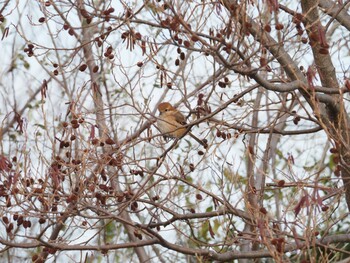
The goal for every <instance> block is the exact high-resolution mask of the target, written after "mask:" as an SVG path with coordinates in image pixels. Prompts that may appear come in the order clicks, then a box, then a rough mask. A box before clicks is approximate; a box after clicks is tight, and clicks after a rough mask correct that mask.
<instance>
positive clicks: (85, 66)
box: [79, 64, 87, 71]
mask: <svg viewBox="0 0 350 263" xmlns="http://www.w3.org/2000/svg"><path fill="white" fill-rule="evenodd" d="M86 68H87V65H86V64H83V65H81V66H80V67H79V70H80V71H85V69H86Z"/></svg>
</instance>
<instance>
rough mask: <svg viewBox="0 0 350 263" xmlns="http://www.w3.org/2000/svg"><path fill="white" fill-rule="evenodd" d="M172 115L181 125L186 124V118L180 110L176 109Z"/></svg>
mask: <svg viewBox="0 0 350 263" xmlns="http://www.w3.org/2000/svg"><path fill="white" fill-rule="evenodd" d="M174 116H175V120H176V122H178V123H180V124H182V125H185V124H186V118H185V116H183V114H182V113H181V112H178V111H177V112H175V114H174Z"/></svg>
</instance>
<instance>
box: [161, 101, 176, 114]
mask: <svg viewBox="0 0 350 263" xmlns="http://www.w3.org/2000/svg"><path fill="white" fill-rule="evenodd" d="M158 110H159V112H160V113H161V114H162V113H163V112H166V111H174V110H175V108H174V107H173V106H172V105H171V104H170V103H169V102H162V103H160V104H159V105H158Z"/></svg>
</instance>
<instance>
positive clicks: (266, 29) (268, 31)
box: [264, 25, 271, 33]
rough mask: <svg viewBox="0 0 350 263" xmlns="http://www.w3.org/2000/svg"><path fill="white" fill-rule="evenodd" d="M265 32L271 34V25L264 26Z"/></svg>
mask: <svg viewBox="0 0 350 263" xmlns="http://www.w3.org/2000/svg"><path fill="white" fill-rule="evenodd" d="M264 30H265V31H266V32H267V33H270V32H271V26H270V25H265V26H264Z"/></svg>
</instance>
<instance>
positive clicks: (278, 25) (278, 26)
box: [275, 23, 284, 30]
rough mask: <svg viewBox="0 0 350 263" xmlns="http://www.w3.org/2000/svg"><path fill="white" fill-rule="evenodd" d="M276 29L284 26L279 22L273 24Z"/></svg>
mask: <svg viewBox="0 0 350 263" xmlns="http://www.w3.org/2000/svg"><path fill="white" fill-rule="evenodd" d="M275 28H276V30H282V29H283V28H284V26H283V25H282V24H281V23H278V24H276V25H275Z"/></svg>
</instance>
